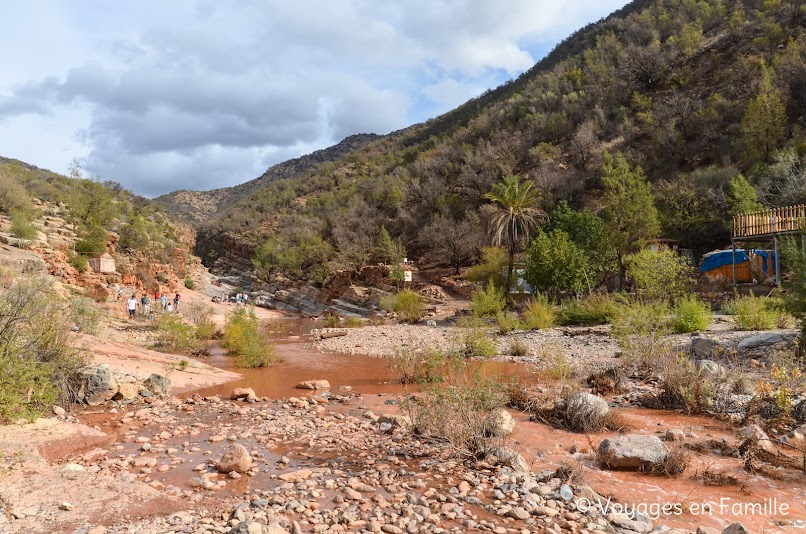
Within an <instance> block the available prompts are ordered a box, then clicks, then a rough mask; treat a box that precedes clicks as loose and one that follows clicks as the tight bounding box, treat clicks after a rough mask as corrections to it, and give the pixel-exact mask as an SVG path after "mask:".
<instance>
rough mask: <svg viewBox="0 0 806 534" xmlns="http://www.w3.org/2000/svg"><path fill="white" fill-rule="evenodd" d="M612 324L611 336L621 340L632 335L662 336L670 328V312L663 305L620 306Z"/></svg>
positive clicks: (636, 303) (633, 304)
mask: <svg viewBox="0 0 806 534" xmlns="http://www.w3.org/2000/svg"><path fill="white" fill-rule="evenodd" d="M612 322H613V335H615V336H616V337H619V338H622V339H624V338H626V337H628V336H632V335H648V334H658V335H664V334H667V333H669V330H670V327H671V310H670V309H669V306H667V305H666V304H663V303H647V302H640V301H636V302H632V303H631V304H629V305H624V306H621V307H620V308H619V311H618V313H617V314H616V316H615V317H614V318H613V321H612Z"/></svg>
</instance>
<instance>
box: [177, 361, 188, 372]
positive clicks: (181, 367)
mask: <svg viewBox="0 0 806 534" xmlns="http://www.w3.org/2000/svg"><path fill="white" fill-rule="evenodd" d="M188 365H189V364H188V361H187V360H179V370H180V371H184V370H186V369H187V368H188Z"/></svg>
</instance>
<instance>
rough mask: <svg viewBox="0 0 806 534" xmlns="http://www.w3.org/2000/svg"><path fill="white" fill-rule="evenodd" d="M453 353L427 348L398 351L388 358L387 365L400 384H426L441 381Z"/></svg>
mask: <svg viewBox="0 0 806 534" xmlns="http://www.w3.org/2000/svg"><path fill="white" fill-rule="evenodd" d="M451 358H455V356H453V355H449V354H446V353H445V352H443V351H441V350H439V349H434V348H428V349H424V350H406V351H399V352H397V353H396V354H395V355H394V356H393V357H391V358H389V360H388V365H389V367H390V368H391V369H392V372H393V373H394V374H395V376H396V377H397V380H398V381H399V382H400V383H401V384H427V383H432V382H441V381H442V380H443V379H444V378H445V374H446V372H447V367H446V366H447V365H449V363H450V359H451Z"/></svg>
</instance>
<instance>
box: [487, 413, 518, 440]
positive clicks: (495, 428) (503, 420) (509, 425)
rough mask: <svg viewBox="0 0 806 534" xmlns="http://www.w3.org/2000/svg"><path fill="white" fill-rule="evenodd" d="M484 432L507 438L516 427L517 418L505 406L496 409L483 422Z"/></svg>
mask: <svg viewBox="0 0 806 534" xmlns="http://www.w3.org/2000/svg"><path fill="white" fill-rule="evenodd" d="M482 425H483V429H484V434H485V435H486V436H492V437H497V438H505V437H507V436H509V435H510V434H512V431H513V430H514V429H515V419H513V418H512V416H511V415H510V414H509V412H508V411H506V410H504V409H503V408H498V409H496V410H494V411H493V412H492V413H491V414H490V415H488V416H487V418H486V419H485V420H484V422H483V424H482Z"/></svg>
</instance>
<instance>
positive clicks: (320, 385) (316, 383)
mask: <svg viewBox="0 0 806 534" xmlns="http://www.w3.org/2000/svg"><path fill="white" fill-rule="evenodd" d="M294 387H295V388H297V389H330V382H328V381H327V380H305V381H304V382H300V383H299V384H297V385H296V386H294Z"/></svg>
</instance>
